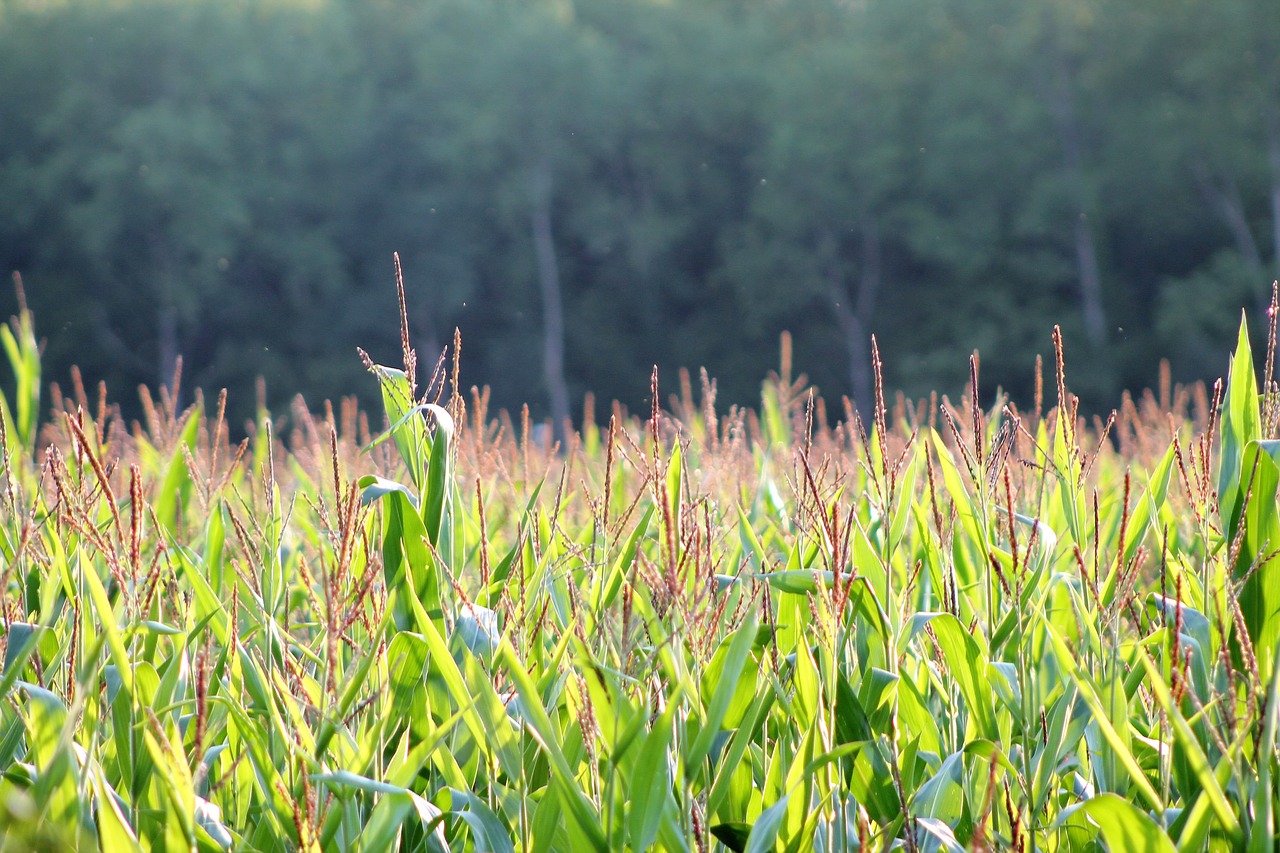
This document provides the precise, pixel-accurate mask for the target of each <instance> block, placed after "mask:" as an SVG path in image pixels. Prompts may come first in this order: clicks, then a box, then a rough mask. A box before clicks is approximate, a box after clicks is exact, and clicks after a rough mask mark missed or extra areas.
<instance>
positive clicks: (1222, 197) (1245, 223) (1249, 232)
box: [1191, 161, 1280, 316]
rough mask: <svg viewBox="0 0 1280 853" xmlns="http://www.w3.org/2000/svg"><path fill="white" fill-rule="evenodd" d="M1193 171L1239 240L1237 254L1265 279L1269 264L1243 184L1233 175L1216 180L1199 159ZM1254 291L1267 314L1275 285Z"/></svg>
mask: <svg viewBox="0 0 1280 853" xmlns="http://www.w3.org/2000/svg"><path fill="white" fill-rule="evenodd" d="M1191 174H1192V176H1193V178H1194V179H1195V184H1196V188H1197V189H1198V190H1199V191H1200V195H1202V196H1203V197H1204V199H1205V201H1207V202H1208V204H1209V206H1210V207H1211V208H1213V210H1214V211H1215V212H1216V213H1217V214H1218V216H1219V217H1220V218H1221V219H1222V222H1223V224H1224V225H1226V226H1227V230H1228V231H1230V232H1231V239H1232V241H1233V242H1234V243H1235V244H1236V254H1238V255H1239V256H1240V257H1241V259H1243V260H1244V262H1245V263H1246V264H1248V266H1249V269H1250V271H1251V274H1252V275H1255V276H1257V278H1258V281H1259V282H1261V281H1262V279H1263V278H1264V277H1265V276H1266V274H1267V266H1266V264H1265V263H1264V262H1263V260H1262V252H1261V250H1260V249H1259V248H1258V241H1257V240H1255V239H1254V237H1253V229H1252V228H1250V227H1249V218H1248V216H1247V215H1246V214H1245V212H1244V201H1243V200H1242V199H1241V198H1240V188H1239V187H1238V186H1237V185H1236V182H1235V181H1234V180H1231V179H1226V180H1224V181H1222V183H1221V184H1220V183H1219V182H1218V181H1215V180H1214V178H1213V175H1211V174H1210V172H1209V169H1208V168H1207V167H1206V166H1205V165H1204V164H1203V163H1202V162H1199V161H1197V162H1195V163H1193V164H1192V166H1191ZM1275 189H1277V187H1276V186H1275V185H1273V190H1275ZM1277 202H1280V199H1273V204H1274V203H1277ZM1277 221H1278V222H1280V220H1277ZM1254 292H1255V293H1257V294H1258V298H1257V309H1258V311H1259V312H1260V313H1261V314H1262V315H1263V316H1265V315H1266V311H1267V308H1268V306H1270V305H1271V289H1270V288H1263V287H1254Z"/></svg>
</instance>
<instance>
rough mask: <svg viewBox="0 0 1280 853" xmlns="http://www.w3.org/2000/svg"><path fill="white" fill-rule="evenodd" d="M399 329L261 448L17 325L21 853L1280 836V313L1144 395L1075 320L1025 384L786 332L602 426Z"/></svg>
mask: <svg viewBox="0 0 1280 853" xmlns="http://www.w3.org/2000/svg"><path fill="white" fill-rule="evenodd" d="M1272 316H1275V314H1274V303H1273V315H1272ZM402 332H403V353H401V354H399V356H400V358H399V361H400V362H402V363H400V364H398V365H397V366H396V367H394V368H393V367H388V366H384V365H379V364H375V363H373V361H372V360H371V359H369V358H368V357H367V356H366V357H365V358H366V363H367V365H368V367H369V369H370V374H371V377H370V380H369V381H370V382H376V383H377V385H378V387H379V388H380V389H381V395H382V400H383V403H384V409H385V411H383V412H379V413H377V414H376V415H373V416H367V415H366V414H365V413H364V412H362V411H358V410H357V408H356V407H355V405H354V404H353V403H351V402H344V403H339V404H338V405H337V406H336V408H335V407H334V406H326V407H325V408H324V409H323V411H322V412H319V413H317V412H314V411H311V410H309V409H308V408H307V406H306V405H304V404H303V403H302V402H301V401H299V403H298V404H297V405H296V406H295V407H294V409H293V411H292V412H290V413H289V417H287V418H277V417H273V416H272V414H270V413H268V412H266V411H262V412H260V414H259V416H258V418H257V420H256V422H255V423H253V424H250V425H248V428H247V436H246V437H245V438H244V439H243V440H239V439H238V438H237V439H235V440H233V439H232V438H231V437H230V436H231V435H232V432H233V429H232V427H231V426H230V425H228V424H227V423H225V420H224V418H223V416H222V411H223V406H224V404H225V397H223V398H220V399H219V400H217V401H214V402H213V404H212V405H209V404H208V403H207V401H205V400H203V399H202V398H200V397H199V396H198V395H197V397H196V402H195V403H194V404H193V405H191V406H189V407H186V408H185V409H180V408H179V406H178V405H177V404H176V403H175V400H177V399H178V389H177V388H176V387H175V388H173V389H171V390H164V391H161V392H160V393H159V394H158V396H157V397H155V398H152V397H151V396H150V395H149V394H148V393H147V392H145V391H144V392H143V403H144V408H145V417H143V418H142V419H141V420H140V421H139V422H135V423H131V424H129V423H125V422H124V421H123V420H122V419H121V418H120V417H119V415H118V413H117V410H116V409H114V408H113V407H112V406H111V405H110V403H109V401H108V400H107V398H106V394H105V391H104V390H103V389H97V390H96V391H93V390H87V389H85V388H83V387H81V385H80V383H79V381H78V379H76V378H75V377H73V382H72V384H71V387H70V390H69V393H67V394H65V395H64V394H63V392H62V391H61V390H60V389H59V388H58V387H57V386H53V385H49V386H46V385H45V384H44V380H43V379H42V377H41V370H40V357H39V345H38V342H37V338H36V334H35V329H34V325H33V320H32V317H31V315H30V313H29V312H27V311H25V310H23V312H22V313H21V314H20V316H18V317H17V318H15V319H14V320H13V322H12V323H11V325H10V327H8V328H6V329H4V331H3V334H2V335H0V337H2V338H3V343H4V346H5V350H6V354H7V358H8V361H9V363H10V365H11V367H12V369H13V377H14V378H13V381H12V382H11V383H10V384H9V386H8V394H7V395H6V396H5V397H4V398H3V400H0V402H2V403H3V406H2V407H0V427H2V428H3V435H2V436H0V446H2V447H3V476H2V477H0V560H2V562H0V571H2V574H0V589H2V590H3V602H2V610H3V612H2V614H0V616H2V618H3V639H2V640H0V643H3V674H2V676H0V771H2V776H0V839H2V841H0V849H3V850H28V849H40V850H64V849H80V850H91V849H101V850H104V851H113V852H114V851H137V850H151V851H158V850H199V851H217V850H238V851H239V850H243V851H250V850H254V851H275V850H281V851H283V850H305V851H344V852H345V851H352V853H354V851H384V850H402V851H495V853H507V851H522V853H541V851H562V850H563V851H569V850H572V851H583V850H600V851H622V850H634V851H642V850H666V851H697V853H704V852H705V851H713V850H714V851H752V852H753V853H756V852H757V851H775V850H778V851H807V850H818V851H837V850H874V851H889V850H892V849H895V848H901V849H904V850H906V851H912V853H915V851H960V850H970V851H990V850H1016V851H1024V852H1026V853H1033V852H1034V851H1076V850H1112V851H1120V850H1149V851H1174V850H1176V851H1201V850H1241V851H1244V850H1247V851H1250V853H1255V851H1256V853H1260V852H1261V851H1272V850H1275V849H1276V839H1277V831H1278V830H1277V805H1278V803H1280V797H1278V796H1277V795H1278V793H1280V786H1278V785H1277V773H1280V766H1278V764H1277V758H1278V757H1280V752H1277V726H1278V724H1280V697H1278V696H1277V693H1278V692H1280V668H1278V667H1277V649H1278V648H1280V511H1278V510H1277V500H1276V492H1277V484H1278V483H1280V403H1278V401H1280V395H1277V392H1276V386H1275V384H1274V382H1273V377H1272V372H1271V365H1272V364H1273V361H1274V340H1275V334H1274V327H1273V329H1272V335H1271V337H1270V343H1269V344H1268V347H1267V350H1266V354H1265V357H1264V358H1262V359H1258V360H1257V361H1258V363H1260V364H1265V367H1264V369H1263V370H1262V375H1261V376H1259V375H1258V374H1257V373H1255V357H1254V354H1253V351H1252V349H1251V345H1250V341H1249V338H1248V334H1247V331H1246V329H1245V327H1244V326H1243V325H1242V326H1241V333H1240V338H1239V345H1238V348H1237V350H1236V352H1235V354H1234V357H1233V358H1232V359H1231V360H1230V370H1229V375H1228V377H1227V378H1226V380H1225V381H1224V382H1222V383H1219V384H1218V385H1216V386H1214V387H1213V388H1204V387H1199V386H1197V387H1191V388H1183V387H1173V386H1171V384H1170V383H1169V382H1167V381H1166V382H1164V383H1162V387H1161V388H1159V389H1157V390H1156V391H1154V392H1148V393H1146V394H1145V395H1142V396H1139V397H1133V398H1130V397H1126V398H1125V399H1124V400H1123V402H1122V405H1121V406H1120V408H1118V409H1117V411H1116V412H1114V413H1113V414H1112V416H1111V417H1110V418H1108V419H1094V420H1092V421H1089V420H1087V419H1085V418H1083V417H1081V416H1080V415H1079V412H1078V411H1077V406H1076V400H1075V398H1074V397H1073V396H1072V395H1071V394H1070V392H1069V391H1068V389H1067V385H1066V380H1065V378H1064V374H1065V373H1066V372H1067V369H1066V366H1064V360H1065V357H1064V354H1063V352H1064V350H1063V343H1062V341H1061V338H1060V336H1058V334H1057V333H1056V332H1055V335H1054V338H1053V343H1054V352H1055V358H1054V359H1053V361H1054V362H1055V363H1053V364H1049V365H1047V367H1046V369H1045V370H1044V371H1043V373H1045V374H1047V379H1046V381H1045V383H1043V384H1041V385H1039V386H1038V387H1041V388H1043V391H1042V393H1038V394H1037V399H1036V400H1035V402H1034V405H1033V406H1031V407H1028V408H1027V409H1025V410H1019V409H1018V408H1017V407H1015V406H1014V405H1013V404H1012V403H1010V402H1009V401H1007V400H1005V399H1002V398H1000V397H999V396H998V395H996V396H995V397H994V400H995V402H994V404H992V405H990V406H989V407H983V406H982V405H981V404H980V402H979V401H980V400H982V399H983V398H982V396H981V389H980V387H979V364H978V361H977V359H976V357H975V359H974V360H973V362H972V365H971V367H972V370H971V381H970V384H969V387H968V390H967V392H966V393H965V394H964V396H963V398H962V399H961V400H960V401H958V402H953V401H951V400H949V399H946V398H942V399H934V400H931V401H927V402H923V403H918V404H912V403H910V402H909V401H905V400H903V399H901V398H899V399H897V400H888V401H886V399H885V392H884V390H883V389H882V388H881V387H880V383H879V382H877V385H876V400H875V401H874V404H873V405H871V406H868V410H869V412H870V413H869V414H868V415H867V417H866V418H865V419H863V418H861V417H859V415H858V412H857V410H855V409H854V408H853V406H852V405H851V404H849V403H848V402H846V403H845V404H844V406H843V407H842V408H841V410H840V411H828V409H827V407H826V404H825V403H824V401H823V400H822V399H820V398H819V397H818V396H817V395H816V394H815V393H813V391H812V390H811V389H810V388H808V387H807V386H806V383H805V380H804V378H803V377H798V378H793V376H792V370H791V366H790V364H789V363H788V362H789V358H788V357H787V356H786V352H785V348H784V358H783V364H782V365H781V368H780V370H779V371H778V373H776V374H774V375H771V376H770V377H769V379H768V380H767V381H766V382H765V383H764V386H763V391H762V395H761V404H760V408H759V410H758V411H750V410H743V409H739V408H732V409H730V410H729V411H727V412H720V411H718V410H717V409H716V403H715V385H714V383H713V382H712V381H711V380H709V379H708V378H707V377H706V376H705V375H703V376H702V377H700V380H699V381H698V382H697V383H696V385H697V387H696V389H695V382H694V381H693V380H691V378H690V377H689V376H688V375H687V374H682V375H681V376H680V378H679V387H678V389H677V391H676V393H674V394H671V395H670V396H669V397H664V394H666V393H667V392H666V389H664V388H660V386H659V377H658V376H657V373H656V371H655V373H654V376H653V380H652V382H653V401H654V402H653V407H652V409H651V411H649V412H648V413H645V414H644V415H641V416H637V415H633V414H629V413H627V412H625V411H623V410H622V409H621V408H620V407H617V406H615V407H614V408H613V410H612V412H611V414H610V416H609V417H608V418H607V419H602V420H605V421H606V422H607V425H605V426H597V425H596V424H597V419H596V418H595V416H594V413H593V412H591V411H587V412H586V413H585V416H584V420H583V427H582V429H581V430H580V431H578V432H575V433H572V434H571V435H570V437H569V439H568V440H567V442H566V443H565V445H563V446H548V442H547V441H545V440H537V439H539V438H541V436H542V435H543V434H544V431H542V430H539V429H538V428H537V427H536V425H533V424H531V423H530V421H529V418H528V415H527V413H526V414H525V415H524V416H523V417H517V418H516V419H514V420H513V419H512V418H511V417H508V416H507V415H506V414H505V413H502V414H498V415H493V414H491V413H490V412H489V411H488V409H487V400H486V395H485V393H484V392H483V391H481V390H474V389H473V390H471V391H469V392H465V393H464V392H463V390H462V389H460V388H459V368H458V361H457V347H456V346H455V347H454V348H453V354H454V357H453V359H452V360H447V359H444V358H442V359H441V360H440V362H438V363H436V365H435V369H434V370H432V371H431V376H430V377H429V378H427V379H426V380H425V381H421V382H420V381H419V376H418V364H417V356H416V353H415V352H414V351H413V349H412V347H411V345H410V342H409V331H408V328H407V325H402ZM1068 354H1069V353H1068ZM1226 355H1227V354H1225V353H1224V360H1225V357H1226ZM875 363H876V364H877V365H878V363H879V362H878V357H877V358H876V359H875ZM424 375H425V371H424ZM175 385H176V383H175ZM42 395H45V396H42ZM46 396H47V398H48V399H46ZM1046 397H1047V398H1048V399H1045V398H1046ZM988 399H990V398H988ZM588 408H590V402H588Z"/></svg>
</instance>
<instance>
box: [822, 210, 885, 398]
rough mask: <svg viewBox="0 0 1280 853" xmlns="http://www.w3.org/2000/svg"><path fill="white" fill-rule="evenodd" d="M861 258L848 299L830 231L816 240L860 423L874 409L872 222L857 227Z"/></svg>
mask: <svg viewBox="0 0 1280 853" xmlns="http://www.w3.org/2000/svg"><path fill="white" fill-rule="evenodd" d="M861 237H862V251H861V254H862V257H861V264H860V271H859V275H858V288H857V293H856V295H854V296H852V297H851V296H850V294H849V287H848V282H847V277H846V276H845V274H844V270H843V269H842V268H841V264H840V255H839V251H840V250H839V243H838V241H837V240H836V238H835V235H834V234H832V233H831V232H830V231H828V232H825V233H824V234H823V235H822V238H821V240H820V241H819V248H818V252H819V256H820V257H822V258H823V262H824V265H825V268H826V278H827V290H828V294H829V296H830V299H831V305H832V308H833V310H834V311H835V315H836V322H837V323H839V325H840V331H841V333H842V334H843V335H844V341H845V350H846V353H847V355H848V358H849V384H850V387H851V388H852V390H853V403H854V406H855V407H856V408H857V410H858V413H859V414H860V415H861V416H862V418H863V420H867V419H869V418H870V416H871V415H872V413H873V411H874V409H875V366H874V365H873V364H872V363H871V320H872V317H873V315H874V314H875V308H876V300H877V298H878V297H879V293H880V283H881V272H880V233H879V231H878V230H877V229H876V227H875V224H874V222H872V220H870V219H868V220H865V221H864V222H863V224H862V228H861Z"/></svg>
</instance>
